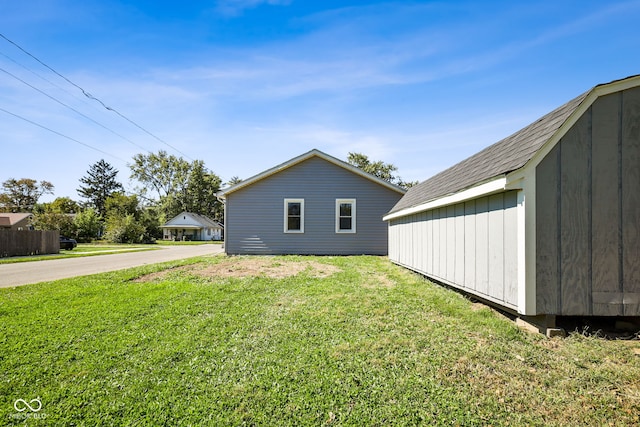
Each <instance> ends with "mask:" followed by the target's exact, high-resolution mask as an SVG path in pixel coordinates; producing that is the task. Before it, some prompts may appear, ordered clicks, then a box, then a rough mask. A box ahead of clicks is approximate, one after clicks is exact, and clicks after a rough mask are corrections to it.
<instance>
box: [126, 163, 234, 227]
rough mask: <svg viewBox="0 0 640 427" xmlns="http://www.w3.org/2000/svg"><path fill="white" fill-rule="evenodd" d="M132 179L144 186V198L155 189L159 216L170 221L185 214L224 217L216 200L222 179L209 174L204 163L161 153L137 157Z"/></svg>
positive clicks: (131, 166) (131, 167)
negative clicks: (178, 215)
mask: <svg viewBox="0 0 640 427" xmlns="http://www.w3.org/2000/svg"><path fill="white" fill-rule="evenodd" d="M129 167H130V169H131V178H134V179H136V180H138V181H139V182H140V183H141V184H142V185H143V186H142V188H140V189H139V193H140V196H141V197H145V198H146V196H147V194H148V190H149V189H152V190H153V191H154V192H155V193H156V196H157V198H155V199H151V200H152V203H153V204H154V205H156V206H158V207H159V208H160V215H161V216H163V217H164V218H165V219H170V218H172V217H174V216H176V215H177V214H179V213H180V212H182V211H188V212H194V213H197V214H201V215H211V216H214V217H221V215H222V209H221V204H220V202H219V201H218V199H217V197H216V192H217V191H218V190H219V189H220V184H221V180H220V178H219V177H218V176H217V175H216V174H214V173H213V172H211V171H210V170H208V169H207V168H206V167H205V165H204V162H203V161H201V160H194V161H193V162H191V163H190V162H188V161H186V160H184V159H183V158H181V157H176V156H173V155H169V154H167V152H166V151H159V152H158V153H157V154H156V153H150V154H136V155H135V156H134V157H133V163H132V164H130V165H129Z"/></svg>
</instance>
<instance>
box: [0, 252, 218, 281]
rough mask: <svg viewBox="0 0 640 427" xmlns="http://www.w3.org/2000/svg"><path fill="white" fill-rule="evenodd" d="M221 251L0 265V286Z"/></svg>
mask: <svg viewBox="0 0 640 427" xmlns="http://www.w3.org/2000/svg"><path fill="white" fill-rule="evenodd" d="M222 252H223V248H222V245H213V244H209V245H193V246H163V247H162V249H158V250H149V251H141V252H128V253H123V254H106V255H96V256H91V257H81V258H66V259H52V260H43V261H32V262H20V263H16V264H0V288H8V287H12V286H20V285H27V284H29V283H38V282H48V281H51V280H58V279H66V278H69V277H76V276H86V275H88V274H96V273H104V272H107V271H114V270H122V269H125V268H131V267H137V266H140V265H145V264H157V263H159V262H165V261H174V260H177V259H184V258H192V257H196V256H201V255H216V254H220V253H222Z"/></svg>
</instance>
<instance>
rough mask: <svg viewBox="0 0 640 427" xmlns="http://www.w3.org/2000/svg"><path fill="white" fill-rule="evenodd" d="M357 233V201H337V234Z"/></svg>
mask: <svg viewBox="0 0 640 427" xmlns="http://www.w3.org/2000/svg"><path fill="white" fill-rule="evenodd" d="M355 232H356V199H337V200H336V233H355Z"/></svg>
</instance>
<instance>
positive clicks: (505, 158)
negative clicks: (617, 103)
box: [389, 90, 591, 214]
mask: <svg viewBox="0 0 640 427" xmlns="http://www.w3.org/2000/svg"><path fill="white" fill-rule="evenodd" d="M590 92H591V90H589V91H587V92H585V93H583V94H582V95H580V96H578V97H577V98H574V99H572V100H571V101H569V102H567V103H566V104H564V105H563V106H561V107H559V108H557V109H555V110H553V111H552V112H550V113H549V114H547V115H545V116H543V117H542V118H540V119H538V120H536V121H535V122H533V123H531V124H530V125H529V126H527V127H525V128H524V129H521V130H519V131H518V132H516V133H514V134H513V135H511V136H509V137H507V138H505V139H503V140H501V141H498V142H496V143H495V144H493V145H491V146H489V147H487V148H485V149H484V150H482V151H480V152H479V153H477V154H474V155H473V156H471V157H469V158H468V159H466V160H463V161H461V162H460V163H458V164H456V165H454V166H452V167H450V168H449V169H446V170H444V171H442V172H440V173H438V174H437V175H434V176H433V177H431V178H429V179H427V180H426V181H424V182H422V183H420V184H418V185H416V186H414V187H412V188H410V189H409V191H407V193H406V194H405V195H404V197H403V198H402V199H400V201H399V202H398V203H397V204H396V205H395V206H394V207H393V209H391V211H390V212H389V213H390V214H391V213H394V212H398V211H401V210H403V209H407V208H411V207H414V206H418V205H421V204H423V203H426V202H429V201H431V200H434V199H437V198H440V197H443V196H447V195H450V194H453V193H457V192H459V191H461V190H465V189H467V188H470V187H473V186H475V185H477V184H480V183H482V182H485V181H488V180H490V179H491V178H496V177H498V176H501V175H504V174H507V173H509V172H512V171H514V170H517V169H520V168H521V167H523V166H524V165H525V164H526V163H527V162H528V161H529V160H530V159H531V158H532V157H533V155H534V154H535V153H536V152H537V151H538V150H539V149H540V148H541V147H542V146H543V145H544V143H545V142H547V141H548V140H549V139H550V138H551V137H552V136H553V135H554V134H555V132H556V131H557V130H558V129H559V128H560V126H562V124H563V123H564V122H565V121H566V120H567V119H568V118H569V116H571V114H572V113H573V112H574V111H575V110H576V109H577V108H578V106H579V105H580V104H581V103H582V101H583V100H584V99H585V98H586V96H587V95H588V94H589V93H590Z"/></svg>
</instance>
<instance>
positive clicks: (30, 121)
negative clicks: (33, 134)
mask: <svg viewBox="0 0 640 427" xmlns="http://www.w3.org/2000/svg"><path fill="white" fill-rule="evenodd" d="M0 111H2V112H4V113H7V114H9V115H10V116H13V117H16V118H18V119H20V120H24V121H25V122H27V123H31V124H32V125H34V126H38V127H39V128H42V129H44V130H47V131H49V132H51V133H54V134H56V135H58V136H61V137H63V138H66V139H68V140H70V141H73V142H76V143H78V144H80V145H84V146H85V147H88V148H90V149H92V150H95V151H98V152H100V153H102V154H105V155H107V156H109V157H113V158H114V159H118V160H120V161H121V162H123V163H125V164H126V163H127V161H126V160H124V159H121V158H120V157H118V156H114V155H113V154H109V153H107V152H106V151H102V150H101V149H99V148H96V147H94V146H92V145H89V144H87V143H85V142H82V141H78V140H77V139H75V138H72V137H70V136H67V135H65V134H63V133H60V132H58V131H55V130H53V129H51V128H48V127H46V126H44V125H41V124H40V123H36V122H34V121H33V120H29V119H27V118H26V117H22V116H21V115H19V114H15V113H12V112H11V111H7V110H5V109H4V108H2V107H0Z"/></svg>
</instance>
